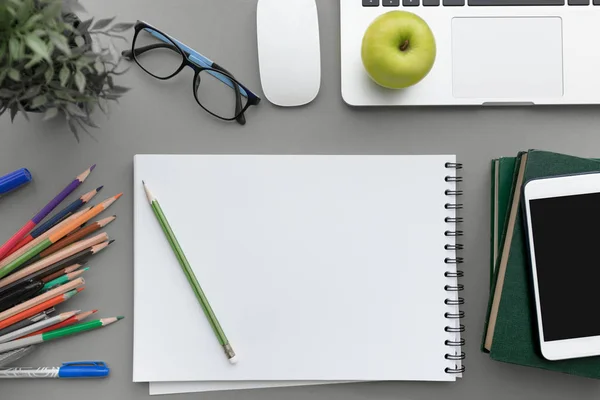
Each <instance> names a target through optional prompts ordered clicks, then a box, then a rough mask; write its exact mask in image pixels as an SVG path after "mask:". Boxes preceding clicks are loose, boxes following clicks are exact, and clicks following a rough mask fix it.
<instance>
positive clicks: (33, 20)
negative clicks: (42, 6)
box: [21, 14, 44, 31]
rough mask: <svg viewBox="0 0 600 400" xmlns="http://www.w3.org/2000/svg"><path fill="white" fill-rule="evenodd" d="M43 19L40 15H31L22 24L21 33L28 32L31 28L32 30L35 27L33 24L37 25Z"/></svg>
mask: <svg viewBox="0 0 600 400" xmlns="http://www.w3.org/2000/svg"><path fill="white" fill-rule="evenodd" d="M43 18H44V16H43V15H42V14H33V15H32V16H31V17H29V19H28V20H27V22H25V23H24V24H23V27H22V28H21V29H22V30H23V31H30V30H31V28H33V27H34V26H35V24H37V23H38V22H39V21H41V20H42V19H43Z"/></svg>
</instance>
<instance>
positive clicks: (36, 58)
mask: <svg viewBox="0 0 600 400" xmlns="http://www.w3.org/2000/svg"><path fill="white" fill-rule="evenodd" d="M42 60H43V58H42V57H40V56H38V55H35V56H33V57H32V58H31V60H29V62H28V63H27V64H25V67H24V68H25V69H29V68H32V67H33V66H34V65H37V64H39V63H40V62H41V61H42Z"/></svg>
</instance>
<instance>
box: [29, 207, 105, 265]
mask: <svg viewBox="0 0 600 400" xmlns="http://www.w3.org/2000/svg"><path fill="white" fill-rule="evenodd" d="M116 218H117V217H116V216H114V215H113V216H112V217H108V218H104V219H101V220H99V221H96V222H94V223H92V224H90V225H87V226H84V227H82V228H80V229H78V230H76V231H74V232H73V233H72V234H70V235H67V236H66V237H65V238H64V239H61V240H59V241H58V242H57V243H55V244H53V245H52V246H50V247H48V248H47V249H46V250H44V251H42V252H41V253H40V254H38V255H37V256H35V257H33V258H32V259H31V260H38V259H41V258H44V257H48V256H49V255H50V254H53V253H56V252H57V251H58V250H61V249H64V248H65V247H67V246H68V245H70V244H73V243H75V242H77V241H78V240H81V239H83V238H84V237H86V236H88V235H91V234H92V233H94V232H96V231H98V230H100V229H102V228H104V227H105V226H106V225H108V224H110V223H111V222H112V221H114V220H115V219H116ZM31 260H30V261H31Z"/></svg>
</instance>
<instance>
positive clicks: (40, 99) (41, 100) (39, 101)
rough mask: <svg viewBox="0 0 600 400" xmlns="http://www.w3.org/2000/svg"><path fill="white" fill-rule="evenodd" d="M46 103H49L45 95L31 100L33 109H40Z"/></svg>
mask: <svg viewBox="0 0 600 400" xmlns="http://www.w3.org/2000/svg"><path fill="white" fill-rule="evenodd" d="M46 103H48V98H47V97H46V95H45V94H43V95H41V96H37V97H34V99H33V100H31V104H30V105H31V108H40V107H41V106H43V105H45V104H46Z"/></svg>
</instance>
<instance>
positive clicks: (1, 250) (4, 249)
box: [0, 165, 96, 260]
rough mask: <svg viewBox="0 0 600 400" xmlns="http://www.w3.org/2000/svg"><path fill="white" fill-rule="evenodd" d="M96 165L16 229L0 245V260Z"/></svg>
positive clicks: (83, 179)
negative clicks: (15, 231)
mask: <svg viewBox="0 0 600 400" xmlns="http://www.w3.org/2000/svg"><path fill="white" fill-rule="evenodd" d="M95 166H96V165H92V166H91V167H90V168H88V169H86V170H85V171H84V172H83V173H82V174H81V175H79V176H78V177H77V178H75V179H74V180H73V181H72V182H71V183H69V185H67V187H66V188H64V189H63V190H62V192H60V193H59V194H58V195H57V196H56V197H55V198H54V199H52V201H50V203H48V204H46V206H45V207H44V208H42V209H41V211H40V212H38V213H37V214H36V215H34V217H33V218H31V220H29V221H28V222H27V223H26V224H25V225H23V227H22V228H21V229H19V230H18V231H17V233H15V234H14V235H13V236H12V237H11V238H10V239H8V241H7V242H6V243H4V244H3V245H2V246H0V260H2V259H3V258H4V257H6V255H7V254H8V252H9V251H11V250H12V248H13V247H15V246H16V245H17V243H19V242H20V241H21V239H23V238H24V237H25V236H26V235H27V234H28V233H29V231H31V230H32V229H33V228H35V226H36V225H37V224H39V223H40V222H42V220H43V219H44V218H46V217H47V216H48V214H50V213H51V212H52V210H54V209H55V208H56V206H58V205H59V204H60V203H61V202H62V201H63V200H64V199H66V198H67V196H68V195H70V194H71V193H72V192H73V191H74V190H75V189H77V188H78V187H79V185H81V184H82V183H83V181H85V179H86V178H87V177H88V176H89V175H90V173H91V172H92V171H93V170H94V167H95Z"/></svg>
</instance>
